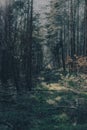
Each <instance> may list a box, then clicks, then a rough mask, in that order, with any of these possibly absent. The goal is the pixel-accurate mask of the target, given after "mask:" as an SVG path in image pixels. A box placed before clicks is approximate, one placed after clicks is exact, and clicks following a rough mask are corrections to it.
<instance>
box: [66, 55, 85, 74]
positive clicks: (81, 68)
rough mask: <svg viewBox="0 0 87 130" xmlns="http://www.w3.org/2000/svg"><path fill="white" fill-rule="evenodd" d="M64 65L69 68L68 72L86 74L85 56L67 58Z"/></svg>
mask: <svg viewBox="0 0 87 130" xmlns="http://www.w3.org/2000/svg"><path fill="white" fill-rule="evenodd" d="M66 65H67V66H68V67H69V71H70V72H83V73H87V56H77V55H74V58H73V59H72V58H71V57H70V56H67V58H66Z"/></svg>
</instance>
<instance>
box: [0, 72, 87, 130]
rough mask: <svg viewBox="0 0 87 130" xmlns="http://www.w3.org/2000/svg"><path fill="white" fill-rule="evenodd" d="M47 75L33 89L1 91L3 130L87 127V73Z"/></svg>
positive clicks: (0, 122)
mask: <svg viewBox="0 0 87 130" xmlns="http://www.w3.org/2000/svg"><path fill="white" fill-rule="evenodd" d="M48 77H49V76H47V77H46V76H43V74H42V75H41V77H39V78H38V79H39V81H40V82H39V84H38V85H37V86H36V87H35V88H33V90H32V91H31V92H27V93H22V94H20V95H16V96H14V97H12V96H10V95H9V96H8V95H7V94H6V95H5V94H4V97H5V96H6V97H5V98H2V96H3V95H1V94H0V96H1V97H0V130H48V129H50V130H87V75H85V74H79V75H78V76H76V75H66V76H63V74H61V75H59V77H58V75H57V74H56V73H55V76H54V75H53V77H54V79H53V78H52V77H51V75H50V78H48ZM52 79H53V80H52Z"/></svg>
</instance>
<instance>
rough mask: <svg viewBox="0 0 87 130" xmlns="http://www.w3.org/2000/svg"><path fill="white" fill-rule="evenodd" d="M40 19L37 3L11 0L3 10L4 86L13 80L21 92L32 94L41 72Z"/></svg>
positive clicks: (0, 70)
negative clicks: (35, 4)
mask: <svg viewBox="0 0 87 130" xmlns="http://www.w3.org/2000/svg"><path fill="white" fill-rule="evenodd" d="M38 17H39V15H37V14H35V13H34V12H33V0H26V1H24V0H12V1H10V0H9V1H8V2H6V5H5V7H1V8H0V77H1V78H0V79H1V82H2V85H3V86H7V84H8V81H9V80H10V82H12V83H13V85H15V87H16V89H17V91H18V92H19V91H20V89H23V88H26V89H29V90H31V88H32V86H33V84H32V82H33V81H32V80H34V77H35V76H34V75H36V74H37V73H39V71H40V68H41V63H42V47H41V45H40V38H39V33H38V32H39V30H40V29H39V26H40V23H39V20H37V19H38ZM33 23H34V24H33ZM33 28H34V31H33ZM39 55H40V56H39ZM39 57H40V58H39ZM37 63H38V64H37ZM20 86H23V88H20Z"/></svg>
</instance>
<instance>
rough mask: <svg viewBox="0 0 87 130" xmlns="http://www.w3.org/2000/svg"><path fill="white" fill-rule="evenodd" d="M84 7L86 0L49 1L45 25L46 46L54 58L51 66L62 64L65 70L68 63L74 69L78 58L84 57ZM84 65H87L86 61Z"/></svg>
mask: <svg viewBox="0 0 87 130" xmlns="http://www.w3.org/2000/svg"><path fill="white" fill-rule="evenodd" d="M86 8H87V5H86V1H80V0H77V1H75V0H67V1H65V0H61V1H57V0H54V1H51V4H50V13H49V14H47V19H48V24H47V25H46V27H47V28H48V29H47V30H48V35H47V39H48V46H49V47H50V49H51V52H52V56H53V59H54V60H53V63H52V64H53V65H52V66H55V67H57V68H58V66H59V68H60V66H61V65H62V66H63V69H64V70H65V68H66V67H67V66H66V64H67V63H68V64H70V66H71V69H75V68H76V64H78V59H79V58H81V57H85V59H86V56H87V45H86V44H87V40H86V26H87V22H86V19H87V18H86V14H87V11H86ZM82 59H83V61H84V58H82ZM74 61H76V63H73V62H74ZM85 65H86V66H87V62H86V61H85ZM83 66H84V65H83ZM73 71H74V70H73Z"/></svg>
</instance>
